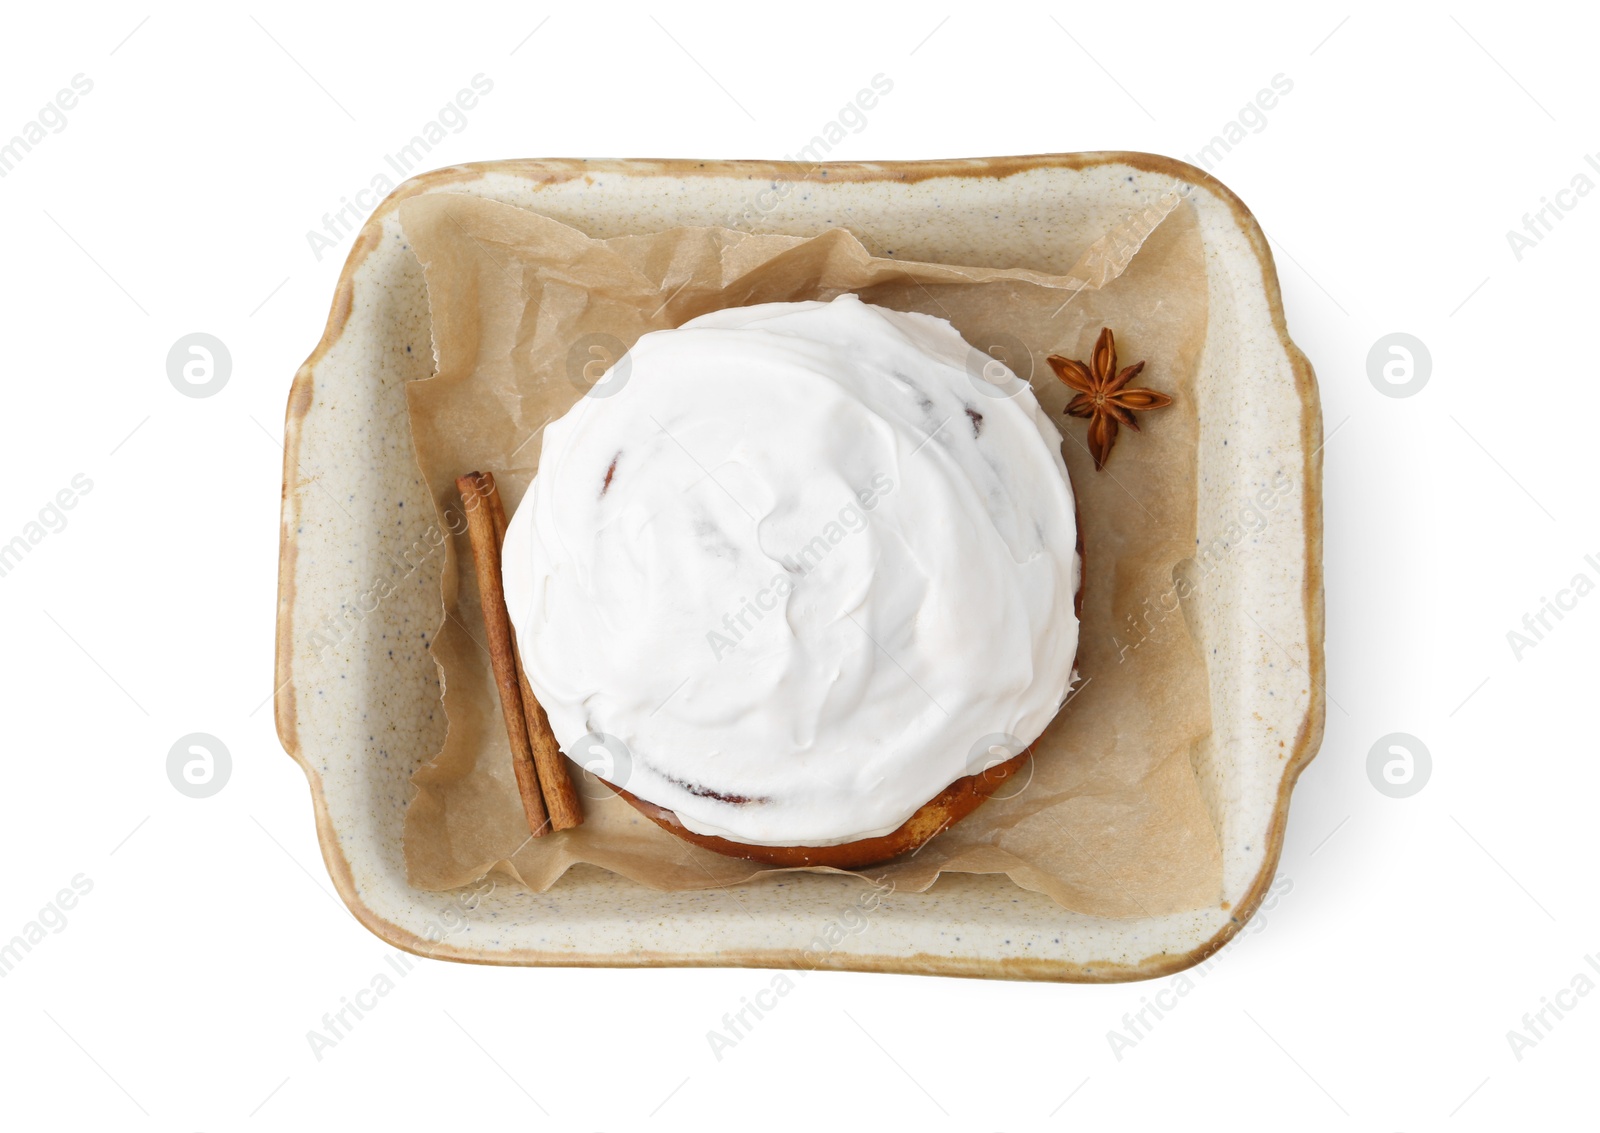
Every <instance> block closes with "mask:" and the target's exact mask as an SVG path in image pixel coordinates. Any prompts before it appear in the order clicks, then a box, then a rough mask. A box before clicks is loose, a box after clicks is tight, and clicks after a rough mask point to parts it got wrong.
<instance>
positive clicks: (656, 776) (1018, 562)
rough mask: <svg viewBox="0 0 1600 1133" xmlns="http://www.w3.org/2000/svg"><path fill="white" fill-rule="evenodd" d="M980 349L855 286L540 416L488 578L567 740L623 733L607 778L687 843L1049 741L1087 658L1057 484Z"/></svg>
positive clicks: (696, 340)
mask: <svg viewBox="0 0 1600 1133" xmlns="http://www.w3.org/2000/svg"><path fill="white" fill-rule="evenodd" d="M974 358H979V359H980V360H981V361H984V362H988V363H989V373H990V376H991V377H993V376H995V375H994V370H995V367H997V366H998V363H993V362H989V360H988V359H985V358H982V357H981V356H979V355H977V354H976V352H975V351H974V350H973V349H972V348H971V347H970V346H968V345H967V344H966V342H965V341H964V340H963V339H962V338H961V336H960V335H959V334H958V333H957V332H956V331H955V329H954V328H952V327H951V326H950V324H949V323H948V322H946V321H945V320H943V319H939V318H934V317H932V316H929V315H920V314H908V313H902V312H898V311H892V310H888V309H886V308H881V307H876V306H872V305H869V304H866V303H863V302H862V301H861V300H860V299H859V298H857V297H856V296H854V295H841V296H839V297H838V298H837V299H835V300H833V301H832V302H831V303H822V302H805V303H767V304H762V305H758V306H753V307H737V308H731V309H728V310H723V311H717V312H714V313H712V314H709V315H703V316H701V317H700V318H697V319H693V320H691V321H690V322H688V323H685V324H684V325H683V326H681V327H679V328H677V329H676V330H663V331H655V332H653V333H650V334H646V335H644V336H643V337H642V338H640V339H639V341H638V342H637V343H636V344H635V345H634V347H633V349H632V350H631V351H629V353H628V354H627V356H626V359H625V361H624V362H619V363H618V369H617V371H616V373H615V374H614V375H608V377H607V379H605V380H606V381H610V382H619V383H622V384H620V386H619V387H618V388H616V389H615V392H614V393H612V394H611V395H610V396H604V397H596V396H588V397H585V398H583V399H582V400H581V401H579V402H578V404H577V405H575V406H574V407H573V408H572V409H571V410H570V411H569V412H568V413H567V414H565V415H564V416H563V417H561V418H560V419H559V420H556V421H553V422H551V423H550V424H549V425H548V426H547V427H546V429H545V433H544V439H543V450H542V454H541V457H540V465H539V472H538V475H537V476H535V478H534V480H533V483H532V485H531V487H530V488H529V490H528V494H527V496H526V497H525V498H524V500H523V501H522V504H521V506H519V507H518V509H517V512H516V515H515V517H514V518H513V519H512V521H511V526H510V529H509V531H508V533H507V536H506V545H505V552H504V575H505V589H506V598H507V603H508V605H509V607H510V612H511V618H512V622H513V624H514V626H515V628H516V632H517V640H518V644H519V648H520V650H521V655H522V659H523V663H524V665H525V667H526V669H527V673H528V680H529V682H530V684H531V685H532V686H533V689H534V691H535V693H536V694H537V695H538V697H539V701H540V703H541V704H543V705H544V707H545V710H546V712H547V713H548V714H549V717H550V724H551V727H552V729H553V730H554V732H555V735H556V738H557V740H558V741H559V742H560V743H561V746H562V748H563V750H565V751H566V752H567V753H568V754H569V755H572V756H573V757H574V758H575V759H576V760H577V762H579V763H580V764H585V765H589V766H595V763H594V756H596V755H599V754H600V753H599V751H598V750H597V748H596V744H595V741H592V740H591V741H590V742H589V743H587V744H584V745H583V746H584V747H587V748H589V749H590V750H589V751H579V750H578V749H577V745H579V744H580V741H582V740H583V739H584V738H585V737H586V736H590V735H591V734H602V735H604V736H608V737H615V739H616V740H619V741H621V744H622V745H625V750H626V755H625V756H624V757H623V758H621V759H618V758H617V755H616V753H617V751H618V750H620V749H618V748H617V747H616V745H615V744H612V745H611V750H612V754H611V756H610V757H609V758H606V759H605V766H596V767H595V769H596V771H597V773H599V774H601V775H603V776H605V777H607V778H611V779H612V781H613V782H616V783H617V785H619V786H625V787H626V788H627V789H628V790H629V791H631V792H633V793H634V794H635V795H637V796H639V797H640V798H643V799H646V800H648V801H650V802H653V803H656V804H658V805H660V806H663V807H666V808H668V809H670V810H672V811H674V812H676V814H677V815H678V818H679V819H680V820H681V821H682V822H683V824H684V825H685V826H686V827H688V828H689V829H690V830H693V831H696V832H698V833H702V834H715V835H720V836H722V837H724V838H730V839H733V840H735V841H740V842H746V843H752V844H758V845H829V844H836V843H839V842H847V841H853V840H855V839H857V838H863V837H870V836H875V835H880V834H887V833H889V832H890V831H892V830H894V829H895V828H896V827H898V826H899V825H900V824H901V823H903V822H904V821H905V820H906V819H907V818H909V817H910V816H911V815H912V814H913V813H914V812H915V811H916V810H917V809H918V808H919V807H920V806H921V805H922V804H923V803H925V802H927V801H928V800H929V799H931V798H932V797H934V796H935V795H937V794H938V793H939V792H940V791H941V790H943V789H944V788H945V787H947V786H949V785H950V784H951V783H952V782H954V781H955V780H956V779H959V778H961V777H962V776H964V775H969V774H972V773H974V772H976V771H980V770H982V769H983V768H984V767H985V766H988V765H990V764H992V763H993V762H995V761H996V759H997V758H998V757H999V756H998V755H997V754H991V750H992V746H993V741H994V739H995V737H997V736H999V735H1002V734H1003V735H1005V736H1008V737H1014V739H1015V740H1016V741H1020V742H1022V743H1030V742H1032V741H1033V740H1034V739H1036V738H1037V737H1038V735H1039V733H1040V732H1042V731H1043V730H1044V728H1045V726H1046V725H1047V724H1048V723H1049V722H1050V720H1051V719H1052V718H1053V717H1054V715H1055V713H1056V711H1057V709H1058V708H1059V707H1060V705H1061V703H1062V700H1063V698H1064V697H1065V696H1066V695H1067V691H1068V689H1069V687H1070V685H1071V681H1072V675H1073V673H1072V665H1073V658H1074V656H1075V655H1076V652H1077V644H1078V620H1077V617H1076V616H1075V614H1074V610H1073V599H1074V594H1075V593H1076V591H1077V589H1078V572H1079V569H1080V566H1079V561H1078V555H1077V553H1076V541H1077V533H1076V522H1075V517H1074V513H1073V497H1072V489H1071V487H1070V485H1069V482H1068V480H1067V470H1066V466H1065V464H1064V463H1063V461H1062V459H1061V452H1060V448H1061V434H1060V433H1059V432H1058V431H1057V429H1056V427H1055V426H1054V424H1052V423H1051V421H1050V420H1049V418H1048V417H1047V416H1046V415H1045V413H1044V411H1043V410H1042V409H1041V408H1040V407H1039V404H1038V402H1037V401H1036V400H1035V398H1034V396H1033V393H1032V391H1031V390H1029V389H1027V388H1026V385H1025V384H1023V383H1020V382H1018V381H1017V380H1016V379H1015V378H1012V377H1010V375H1009V373H1005V374H1003V375H1002V376H1003V377H1006V378H1009V383H1008V385H1007V386H1006V387H1004V388H1000V387H995V386H989V387H985V386H984V385H983V378H982V377H981V376H978V369H979V368H978V367H977V366H976V365H975V364H974ZM624 366H625V367H626V369H625V370H624V369H622V367H624ZM597 388H599V389H606V388H607V387H606V386H605V385H604V383H602V385H601V386H600V387H597ZM1004 389H1020V392H1016V393H1015V395H1014V396H1010V397H1007V396H1004ZM591 752H592V753H593V754H591ZM1002 754H1003V753H1002ZM608 771H609V774H608ZM729 800H738V801H729Z"/></svg>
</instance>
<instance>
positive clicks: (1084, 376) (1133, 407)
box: [1046, 327, 1172, 472]
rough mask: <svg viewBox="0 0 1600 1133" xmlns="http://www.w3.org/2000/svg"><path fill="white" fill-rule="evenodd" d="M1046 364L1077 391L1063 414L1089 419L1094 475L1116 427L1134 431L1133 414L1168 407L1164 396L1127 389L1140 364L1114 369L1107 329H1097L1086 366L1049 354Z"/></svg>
mask: <svg viewBox="0 0 1600 1133" xmlns="http://www.w3.org/2000/svg"><path fill="white" fill-rule="evenodd" d="M1046 361H1048V362H1049V363H1050V368H1051V369H1052V370H1054V371H1055V372H1056V377H1058V378H1060V379H1061V380H1062V381H1063V382H1066V383H1067V385H1069V386H1071V387H1072V388H1073V389H1075V390H1077V391H1078V396H1077V397H1075V398H1073V399H1072V400H1071V401H1069V402H1068V403H1067V414H1068V416H1071V417H1087V418H1088V419H1089V454H1090V455H1091V456H1093V457H1094V469H1095V471H1096V472H1098V471H1100V469H1102V468H1104V467H1105V466H1106V461H1107V460H1108V459H1110V457H1111V446H1112V445H1114V444H1116V442H1117V426H1118V425H1119V424H1122V425H1126V426H1128V428H1130V429H1132V430H1133V431H1134V432H1138V431H1139V423H1138V422H1137V421H1135V420H1134V419H1133V414H1134V412H1135V411H1140V412H1142V411H1143V410H1146V409H1164V408H1166V407H1167V406H1169V405H1171V404H1172V398H1170V397H1168V396H1167V395H1166V394H1164V393H1157V392H1156V391H1155V390H1153V389H1130V388H1129V387H1128V383H1129V382H1130V381H1132V380H1133V379H1134V378H1136V377H1138V376H1139V372H1140V371H1141V370H1143V369H1144V363H1143V362H1135V363H1134V364H1133V365H1132V366H1128V367H1127V368H1125V369H1123V370H1120V371H1119V370H1118V369H1117V341H1116V339H1115V338H1114V337H1113V336H1112V334H1111V328H1110V327H1101V328H1100V337H1099V339H1098V340H1096V342H1095V344H1094V355H1093V356H1092V357H1091V358H1090V359H1089V365H1087V366H1085V365H1084V364H1083V363H1082V362H1074V361H1073V360H1072V359H1071V358H1063V357H1062V356H1061V355H1059V354H1052V355H1050V357H1049V358H1047V359H1046Z"/></svg>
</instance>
